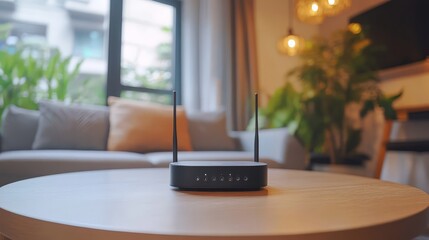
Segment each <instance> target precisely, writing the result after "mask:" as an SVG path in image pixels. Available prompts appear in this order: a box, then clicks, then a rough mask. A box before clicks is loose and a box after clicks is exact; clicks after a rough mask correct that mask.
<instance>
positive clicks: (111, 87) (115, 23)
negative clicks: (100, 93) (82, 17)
mask: <svg viewBox="0 0 429 240" xmlns="http://www.w3.org/2000/svg"><path fill="white" fill-rule="evenodd" d="M151 1H155V2H159V3H162V4H166V5H169V6H172V7H173V8H174V9H175V11H174V23H173V24H174V25H173V58H172V69H173V70H172V76H173V78H174V83H173V86H174V90H176V92H177V103H178V104H181V102H182V101H181V100H182V84H181V75H182V74H181V70H182V67H181V18H182V17H181V16H182V3H181V1H180V0H151ZM109 11H110V19H109V34H108V36H109V43H108V53H107V82H106V103H107V98H108V97H109V96H115V97H119V96H120V95H121V92H122V91H134V92H141V93H151V94H160V95H169V94H170V95H171V90H164V89H154V88H147V87H134V86H127V85H123V84H122V82H121V60H122V59H121V58H122V17H123V0H110V10H109ZM172 103H173V102H172V101H171V104H172Z"/></svg>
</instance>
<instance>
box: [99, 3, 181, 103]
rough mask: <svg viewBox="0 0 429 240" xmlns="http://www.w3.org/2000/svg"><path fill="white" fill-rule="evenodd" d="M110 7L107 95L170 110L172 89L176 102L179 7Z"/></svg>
mask: <svg viewBox="0 0 429 240" xmlns="http://www.w3.org/2000/svg"><path fill="white" fill-rule="evenodd" d="M111 4H112V5H111V9H112V11H111V22H110V33H109V36H110V38H109V39H110V41H109V69H108V71H109V74H108V86H107V92H108V95H113V96H121V97H125V98H134V99H140V100H146V101H152V102H158V103H163V104H171V103H172V99H171V91H172V90H173V89H176V91H177V92H178V98H179V99H178V102H180V93H181V91H180V90H181V89H180V65H179V63H180V61H178V59H179V58H180V41H179V39H180V27H179V26H180V2H179V1H178V0H123V1H112V2H111ZM118 9H121V10H122V11H120V10H118ZM115 10H116V11H115ZM118 23H120V24H118ZM117 36H119V37H117Z"/></svg>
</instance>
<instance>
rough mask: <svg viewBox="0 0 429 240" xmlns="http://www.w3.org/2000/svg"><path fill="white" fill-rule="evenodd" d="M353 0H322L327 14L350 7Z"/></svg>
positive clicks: (333, 13) (331, 14)
mask: <svg viewBox="0 0 429 240" xmlns="http://www.w3.org/2000/svg"><path fill="white" fill-rule="evenodd" d="M351 4H352V1H351V0H321V6H322V8H323V14H324V15H326V16H333V15H337V14H338V13H340V12H341V11H343V10H344V9H346V8H348V7H350V5H351Z"/></svg>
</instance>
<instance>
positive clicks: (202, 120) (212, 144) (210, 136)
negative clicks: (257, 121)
mask: <svg viewBox="0 0 429 240" xmlns="http://www.w3.org/2000/svg"><path fill="white" fill-rule="evenodd" d="M187 117H188V123H189V133H190V135H191V141H192V148H193V150H196V151H217V150H220V151H234V150H237V142H236V140H235V139H234V138H231V137H230V136H228V132H227V126H226V117H225V113H224V112H211V113H205V112H201V113H191V114H188V115H187Z"/></svg>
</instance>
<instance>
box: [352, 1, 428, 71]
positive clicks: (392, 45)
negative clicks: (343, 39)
mask: <svg viewBox="0 0 429 240" xmlns="http://www.w3.org/2000/svg"><path fill="white" fill-rule="evenodd" d="M349 22H351V23H352V22H353V23H359V24H361V26H362V29H363V31H364V32H365V34H366V36H367V37H369V38H370V39H371V41H372V42H373V43H374V44H375V45H376V46H379V47H380V49H381V51H379V53H378V54H377V56H376V62H377V68H378V69H386V68H391V67H396V66H401V65H406V64H411V63H415V62H419V61H422V60H425V59H426V58H428V56H429V0H391V1H389V2H386V3H384V4H382V5H379V6H377V7H375V8H373V9H370V10H368V11H366V12H363V13H361V14H359V15H357V16H354V17H352V18H350V20H349Z"/></svg>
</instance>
